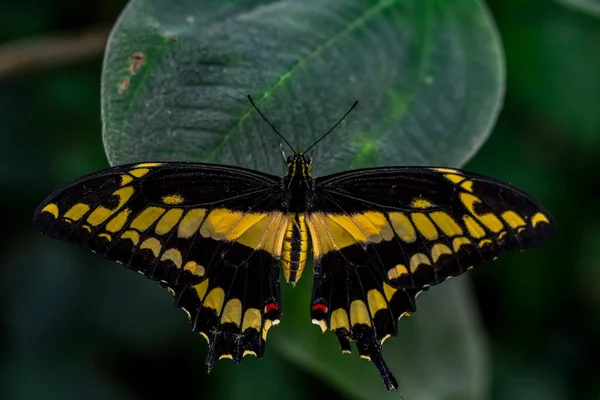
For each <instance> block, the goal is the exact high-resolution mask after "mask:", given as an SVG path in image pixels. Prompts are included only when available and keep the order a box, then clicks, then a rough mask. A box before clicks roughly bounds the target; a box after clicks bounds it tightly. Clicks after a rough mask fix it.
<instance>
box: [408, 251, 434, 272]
mask: <svg viewBox="0 0 600 400" xmlns="http://www.w3.org/2000/svg"><path fill="white" fill-rule="evenodd" d="M422 264H425V265H431V261H429V258H428V257H427V256H426V255H425V254H423V253H416V254H415V255H413V256H412V257H411V258H410V272H415V271H416V269H417V268H418V267H419V266H420V265H422Z"/></svg>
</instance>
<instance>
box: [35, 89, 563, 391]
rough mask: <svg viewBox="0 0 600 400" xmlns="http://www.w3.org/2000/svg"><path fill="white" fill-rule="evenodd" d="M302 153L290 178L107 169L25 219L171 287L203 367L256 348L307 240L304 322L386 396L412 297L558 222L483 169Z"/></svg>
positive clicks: (175, 167)
mask: <svg viewBox="0 0 600 400" xmlns="http://www.w3.org/2000/svg"><path fill="white" fill-rule="evenodd" d="M250 101H251V102H252V100H251V99H250ZM252 105H253V106H254V103H252ZM355 105H356V103H355V104H354V105H353V107H354V106H355ZM254 107H255V108H256V106H254ZM353 107H352V108H353ZM352 108H351V109H350V110H352ZM256 110H257V111H258V112H259V113H260V111H259V110H258V109H257V108H256ZM349 112H350V111H348V113H349ZM348 113H346V115H348ZM260 115H261V116H263V115H262V113H260ZM346 115H345V116H346ZM345 116H344V117H345ZM263 118H264V116H263ZM342 119H343V118H342ZM265 121H267V120H266V118H265ZM340 121H341V120H340ZM267 123H269V122H268V121H267ZM338 124H339V122H338ZM338 124H336V125H335V126H337V125H338ZM269 125H270V126H271V127H272V128H273V129H274V130H275V128H274V127H273V126H272V125H271V124H270V123H269ZM335 126H334V127H333V128H332V129H331V130H330V131H329V132H331V131H332V130H333V129H334V128H335ZM275 132H277V131H276V130H275ZM329 132H327V133H329ZM277 134H279V132H277ZM326 135H327V134H325V135H324V136H323V137H325V136H326ZM280 136H281V135H280ZM323 137H322V138H323ZM282 138H283V137H282ZM322 138H321V139H322ZM321 139H319V140H321ZM283 140H284V141H285V138H283ZM317 142H318V141H317ZM286 143H287V141H286ZM315 143H316V142H315ZM288 144H289V143H288ZM313 146H314V144H313ZM290 147H291V146H290ZM311 148H312V146H311ZM292 150H293V148H292ZM308 150H310V148H309V149H308ZM308 150H307V151H308ZM307 151H305V152H294V154H293V155H291V156H289V157H288V158H287V168H288V171H287V173H286V175H285V176H284V177H277V176H273V175H268V174H265V173H262V172H258V171H253V170H249V169H244V168H239V167H233V166H225V165H213V164H202V163H184V162H144V163H138V164H130V165H123V166H118V167H114V168H109V169H106V170H103V171H100V172H97V173H94V174H91V175H88V176H85V177H83V178H80V179H77V180H76V181H74V182H72V183H71V184H69V185H67V186H66V187H63V188H61V189H59V190H57V191H56V192H54V193H52V194H51V195H50V196H49V197H48V198H47V199H46V200H45V201H44V202H43V203H42V204H41V205H40V207H39V208H38V210H37V211H36V212H35V217H34V223H35V226H36V227H37V228H38V229H39V230H40V231H42V232H43V233H45V234H48V235H50V236H53V237H56V238H59V239H63V240H66V241H68V242H71V243H75V244H77V245H80V246H82V247H85V248H88V249H90V250H92V251H93V252H94V253H96V254H99V255H101V256H103V257H105V258H108V259H110V260H115V261H118V262H120V263H122V264H124V265H125V266H126V267H128V268H130V269H132V270H135V271H138V272H140V273H142V274H144V275H145V276H146V277H148V278H150V279H153V280H156V281H160V282H161V283H162V285H164V286H166V287H167V288H168V289H169V290H170V291H171V292H172V293H173V295H174V304H175V306H177V307H181V308H183V309H184V310H185V311H186V312H187V314H188V316H189V319H190V324H191V329H192V330H193V331H195V332H199V333H200V334H201V335H202V336H204V337H205V338H206V340H207V341H208V344H209V352H208V357H207V360H206V363H207V365H208V367H209V369H212V368H213V366H214V364H215V362H216V361H217V360H218V359H221V358H231V359H233V360H234V361H235V362H239V361H240V360H241V359H242V357H244V356H246V355H253V356H256V357H262V355H263V352H264V349H265V342H266V339H267V332H268V331H269V329H270V328H271V327H272V326H273V325H276V324H278V323H279V319H280V315H281V310H282V305H281V298H280V289H279V277H280V267H281V269H282V270H283V275H284V277H285V279H286V281H287V282H290V283H292V284H295V283H296V282H297V281H298V279H300V277H301V276H302V272H303V270H304V267H305V264H306V261H307V259H308V257H309V240H310V242H311V244H312V257H313V260H314V283H313V294H312V304H311V305H310V307H311V316H312V322H313V323H314V324H317V325H319V326H320V328H321V329H322V330H323V331H325V330H327V329H329V330H332V331H333V332H335V333H336V335H337V337H338V339H339V342H340V345H341V349H342V352H344V353H349V352H350V342H351V341H355V342H356V346H357V348H358V352H359V354H360V356H361V357H363V358H366V359H368V360H371V361H372V362H373V363H374V364H375V366H376V367H377V369H378V370H379V373H380V374H381V377H382V379H383V381H384V383H385V386H386V388H388V389H392V388H396V387H397V383H396V380H395V379H394V377H393V376H392V374H391V372H390V370H389V368H388V366H387V364H386V363H385V361H384V360H383V358H382V355H381V346H382V344H383V342H384V341H385V340H386V339H387V338H388V337H390V336H396V334H397V333H398V319H399V318H400V317H402V316H404V315H407V314H409V313H412V312H414V311H415V310H416V305H415V299H416V297H417V295H418V294H419V293H420V292H422V291H423V290H427V289H428V288H429V286H431V285H436V284H438V283H441V282H443V281H444V280H446V279H448V278H450V277H453V276H457V275H460V274H462V273H464V272H465V271H467V270H468V269H470V268H472V267H474V266H478V265H481V264H484V263H487V262H489V261H491V260H493V259H495V258H496V257H498V256H500V255H502V254H504V253H506V252H508V251H511V250H522V249H524V248H527V247H532V246H536V245H539V244H541V243H542V242H544V241H546V240H547V239H548V238H549V237H550V236H551V235H552V234H553V233H554V230H555V225H554V221H553V220H552V217H551V216H550V214H549V213H548V212H547V211H545V210H544V209H543V208H542V207H541V206H540V205H539V204H538V203H537V202H536V201H535V200H534V199H532V198H531V197H530V196H528V195H527V194H525V193H523V192H521V191H519V190H517V189H515V188H514V187H512V186H510V185H508V184H506V183H502V182H499V181H496V180H493V179H490V178H487V177H484V176H481V175H476V174H472V173H467V172H464V171H460V170H457V169H452V168H426V167H390V168H368V169H360V170H355V171H348V172H342V173H337V174H333V175H329V176H325V177H320V178H313V177H312V176H311V173H310V172H311V167H312V160H311V158H310V157H308V156H307V155H306V153H307ZM309 237H310V239H309Z"/></svg>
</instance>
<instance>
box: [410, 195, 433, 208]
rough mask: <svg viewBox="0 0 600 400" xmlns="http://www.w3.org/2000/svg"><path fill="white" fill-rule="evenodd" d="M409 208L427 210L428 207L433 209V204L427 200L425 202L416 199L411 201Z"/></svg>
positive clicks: (418, 198) (421, 199)
mask: <svg viewBox="0 0 600 400" xmlns="http://www.w3.org/2000/svg"><path fill="white" fill-rule="evenodd" d="M410 206H411V207H413V208H429V207H433V203H432V202H430V201H429V200H425V199H423V198H421V197H417V198H415V199H413V201H412V203H410Z"/></svg>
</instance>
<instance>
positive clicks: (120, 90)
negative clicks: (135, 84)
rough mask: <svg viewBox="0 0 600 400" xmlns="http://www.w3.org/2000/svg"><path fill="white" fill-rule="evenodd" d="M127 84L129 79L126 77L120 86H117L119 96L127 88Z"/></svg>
mask: <svg viewBox="0 0 600 400" xmlns="http://www.w3.org/2000/svg"><path fill="white" fill-rule="evenodd" d="M129 82H131V78H129V77H128V76H126V77H125V78H124V79H123V81H122V82H121V84H120V85H119V94H121V93H123V92H124V91H125V90H127V88H128V87H129Z"/></svg>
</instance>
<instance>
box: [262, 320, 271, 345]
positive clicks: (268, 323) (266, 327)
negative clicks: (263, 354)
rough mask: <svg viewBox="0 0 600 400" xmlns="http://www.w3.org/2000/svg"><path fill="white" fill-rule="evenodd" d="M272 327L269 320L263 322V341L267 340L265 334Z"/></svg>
mask: <svg viewBox="0 0 600 400" xmlns="http://www.w3.org/2000/svg"><path fill="white" fill-rule="evenodd" d="M271 326H273V321H271V320H270V319H267V320H265V325H264V326H263V328H262V338H263V340H264V341H266V340H267V333H269V329H271Z"/></svg>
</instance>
